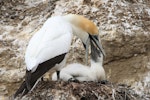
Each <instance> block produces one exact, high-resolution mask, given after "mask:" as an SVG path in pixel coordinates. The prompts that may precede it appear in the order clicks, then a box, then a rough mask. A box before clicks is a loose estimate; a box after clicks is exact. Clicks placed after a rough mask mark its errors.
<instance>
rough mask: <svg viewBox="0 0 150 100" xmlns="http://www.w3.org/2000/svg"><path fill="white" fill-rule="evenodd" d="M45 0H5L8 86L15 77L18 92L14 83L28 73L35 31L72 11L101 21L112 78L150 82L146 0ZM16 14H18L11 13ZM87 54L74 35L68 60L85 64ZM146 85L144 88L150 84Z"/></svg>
mask: <svg viewBox="0 0 150 100" xmlns="http://www.w3.org/2000/svg"><path fill="white" fill-rule="evenodd" d="M43 1H44V0H43ZM43 1H39V0H19V1H14V0H13V1H10V0H8V1H5V2H3V1H1V2H0V5H3V6H1V8H0V9H1V12H0V18H1V19H3V20H0V23H1V26H0V33H1V34H0V62H1V63H0V80H1V82H4V83H6V86H8V84H7V83H9V84H10V83H12V87H10V88H9V90H10V89H11V90H13V92H14V90H16V89H17V88H18V87H17V86H16V87H13V86H14V84H13V83H14V82H16V83H19V82H20V81H21V80H22V78H23V76H24V73H25V68H26V65H25V63H24V52H25V49H26V46H27V44H28V41H29V39H30V38H31V36H32V35H33V34H34V33H35V32H36V31H37V30H38V29H39V28H40V27H41V26H42V25H43V23H44V22H45V20H46V19H47V18H48V17H50V16H51V15H52V16H55V15H64V14H68V13H74V14H81V15H83V16H85V17H87V18H89V19H90V20H92V21H93V22H94V23H95V24H96V25H97V26H98V28H99V30H100V38H101V42H102V44H103V47H104V49H105V51H106V55H107V56H106V58H105V59H104V68H105V70H106V73H107V78H108V80H110V81H112V82H116V83H120V82H124V83H127V84H130V85H132V86H133V87H134V86H135V87H136V84H134V83H136V82H137V83H138V82H141V81H142V82H143V83H144V84H148V83H149V82H148V81H146V80H145V77H147V76H148V75H149V74H148V73H150V70H149V69H150V67H149V63H150V27H149V25H150V21H149V20H150V17H149V16H150V5H149V2H148V1H147V0H143V1H142V2H141V0H132V1H131V0H124V1H122V0H118V1H113V0H88V1H86V0H78V1H77V2H75V1H74V0H69V1H66V0H59V1H57V0H46V1H44V2H43ZM11 15H16V16H13V18H11ZM84 54H85V51H84V48H83V46H82V43H81V41H80V40H79V39H77V38H76V37H74V38H73V41H72V46H71V50H70V51H69V54H68V58H69V59H68V61H67V63H73V62H79V63H82V64H84V63H85V55H84ZM141 87H142V88H143V91H144V89H146V88H149V87H150V86H149V85H144V86H141ZM146 91H147V90H146ZM8 92H9V91H8ZM59 93H62V92H61V91H60V92H59ZM140 93H142V92H140ZM144 93H148V92H144ZM9 94H10V93H9ZM49 95H51V94H49Z"/></svg>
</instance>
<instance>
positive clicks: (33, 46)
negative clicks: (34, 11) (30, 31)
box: [25, 16, 72, 72]
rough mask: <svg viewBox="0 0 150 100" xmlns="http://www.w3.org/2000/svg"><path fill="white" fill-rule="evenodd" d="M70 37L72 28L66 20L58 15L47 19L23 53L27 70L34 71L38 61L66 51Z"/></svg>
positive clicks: (40, 61)
mask: <svg viewBox="0 0 150 100" xmlns="http://www.w3.org/2000/svg"><path fill="white" fill-rule="evenodd" d="M60 27H61V28H60ZM71 39H72V28H71V25H70V24H69V23H68V22H66V21H64V19H63V18H62V17H60V16H57V17H52V18H50V19H48V20H47V21H46V22H45V24H44V25H43V27H42V28H41V29H40V30H39V31H38V32H37V33H36V34H35V35H34V36H33V37H32V38H31V40H30V42H29V45H28V47H27V50H26V53H25V63H26V65H27V70H28V71H29V70H32V72H34V71H35V70H36V68H37V66H38V65H39V64H40V63H42V62H44V61H47V60H49V59H51V58H53V57H55V56H57V55H60V54H63V53H67V52H68V51H69V48H70V44H71Z"/></svg>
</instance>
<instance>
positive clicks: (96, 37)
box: [89, 35, 106, 56]
mask: <svg viewBox="0 0 150 100" xmlns="http://www.w3.org/2000/svg"><path fill="white" fill-rule="evenodd" d="M89 37H90V38H91V40H93V42H94V43H95V45H96V46H97V47H98V48H99V50H100V51H101V52H102V54H103V55H104V56H106V54H105V51H104V49H103V47H102V44H101V41H100V40H99V38H98V36H97V35H89Z"/></svg>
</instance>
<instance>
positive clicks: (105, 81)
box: [99, 80, 109, 84]
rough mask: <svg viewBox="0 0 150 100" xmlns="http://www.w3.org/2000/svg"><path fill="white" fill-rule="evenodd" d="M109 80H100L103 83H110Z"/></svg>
mask: <svg viewBox="0 0 150 100" xmlns="http://www.w3.org/2000/svg"><path fill="white" fill-rule="evenodd" d="M108 82H109V81H108V80H101V81H99V83H101V84H108Z"/></svg>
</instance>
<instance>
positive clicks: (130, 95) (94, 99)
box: [18, 81, 142, 100]
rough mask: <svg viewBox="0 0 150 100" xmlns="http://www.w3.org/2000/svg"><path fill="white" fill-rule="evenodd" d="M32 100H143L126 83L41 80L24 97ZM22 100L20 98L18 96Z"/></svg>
mask: <svg viewBox="0 0 150 100" xmlns="http://www.w3.org/2000/svg"><path fill="white" fill-rule="evenodd" d="M24 99H30V100H72V99H75V100H141V99H142V98H140V97H139V96H138V95H136V94H135V92H134V90H133V89H132V88H131V87H130V86H127V85H125V84H113V83H111V82H107V83H105V84H103V83H101V82H63V81H58V82H53V81H46V82H45V81H44V82H39V83H38V84H37V86H36V88H34V90H33V91H32V92H30V93H28V94H27V95H26V96H24V97H23V98H22V100H24ZM18 100H20V98H18Z"/></svg>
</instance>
